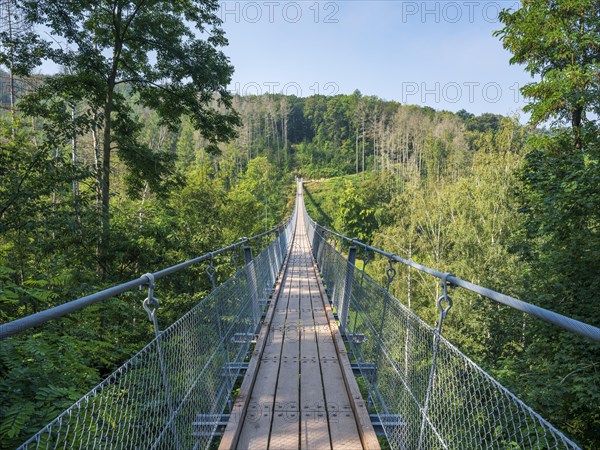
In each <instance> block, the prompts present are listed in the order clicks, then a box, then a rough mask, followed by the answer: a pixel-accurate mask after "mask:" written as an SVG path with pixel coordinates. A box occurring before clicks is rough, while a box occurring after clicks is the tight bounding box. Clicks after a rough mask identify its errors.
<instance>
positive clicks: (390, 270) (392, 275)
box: [385, 255, 397, 292]
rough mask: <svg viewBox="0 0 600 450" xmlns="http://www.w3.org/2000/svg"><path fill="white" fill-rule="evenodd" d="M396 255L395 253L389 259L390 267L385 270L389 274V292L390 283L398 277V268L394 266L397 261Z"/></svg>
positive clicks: (388, 288) (387, 288) (388, 289)
mask: <svg viewBox="0 0 600 450" xmlns="http://www.w3.org/2000/svg"><path fill="white" fill-rule="evenodd" d="M394 256H395V255H392V257H391V258H390V259H388V263H389V264H390V267H388V268H387V269H386V271H385V274H386V275H387V287H386V288H385V289H386V290H387V291H388V292H389V291H390V285H391V284H392V281H394V278H395V277H396V269H395V268H394V266H393V264H394V263H395V262H397V261H396V260H395V259H394Z"/></svg>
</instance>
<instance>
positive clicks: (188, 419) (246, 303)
mask: <svg viewBox="0 0 600 450" xmlns="http://www.w3.org/2000/svg"><path fill="white" fill-rule="evenodd" d="M294 227H295V213H294V215H293V216H292V218H291V219H290V221H289V222H288V224H287V225H286V227H285V228H284V229H283V231H282V232H281V233H279V234H278V235H277V237H276V239H275V240H273V241H272V242H271V243H270V244H269V245H268V246H267V247H265V248H264V249H263V250H262V252H261V253H260V254H259V255H258V256H257V257H256V258H254V259H253V260H252V261H251V262H250V263H249V264H247V265H245V266H244V267H242V268H241V269H239V270H237V272H236V273H235V274H234V275H233V276H232V277H231V278H229V279H228V280H227V281H225V282H224V283H223V284H221V285H220V286H219V287H217V288H216V289H214V290H213V291H212V292H211V293H210V294H209V295H208V296H206V297H205V298H204V299H203V300H202V301H201V302H200V303H198V304H197V305H196V306H195V307H194V308H192V309H191V310H190V311H189V312H188V313H187V314H185V315H184V316H183V317H181V318H180V319H179V320H177V321H176V322H175V323H174V324H173V325H171V326H170V327H169V328H167V329H166V330H164V331H163V332H162V333H161V334H160V335H159V336H158V337H157V338H155V339H154V340H152V341H151V342H150V343H149V344H148V345H147V346H146V347H144V348H143V349H142V350H141V351H140V352H139V353H137V354H136V355H135V356H133V357H132V358H131V359H130V360H128V361H127V362H126V363H125V364H123V365H122V366H121V367H120V368H119V369H117V370H116V371H115V372H114V373H113V374H111V375H110V376H109V377H108V378H107V379H105V380H104V381H103V382H102V383H100V384H99V385H98V386H96V387H95V388H94V389H92V390H91V391H90V392H89V393H88V394H86V395H85V396H84V397H83V398H81V399H80V400H79V401H77V402H76V403H75V404H74V405H72V406H71V407H70V408H68V409H67V410H66V411H65V412H63V413H62V414H61V415H59V416H58V417H57V418H56V419H54V420H53V421H52V422H51V423H49V424H48V425H47V426H45V427H44V428H43V429H42V430H40V431H39V432H38V433H37V434H35V435H34V436H33V437H31V438H30V439H29V440H28V441H26V442H25V443H24V444H23V445H22V446H21V447H19V448H22V449H33V448H35V449H38V448H80V449H81V448H95V449H104V448H106V449H108V448H111V449H130V448H143V449H150V448H157V449H175V448H208V447H209V446H210V444H211V442H212V439H213V437H214V435H215V432H216V430H217V427H218V422H219V421H218V418H219V417H220V416H221V414H222V413H223V412H224V411H225V410H226V407H227V406H228V404H229V403H230V401H231V399H230V393H231V391H232V388H233V386H234V384H235V382H236V380H237V378H238V376H239V374H240V364H239V363H241V362H243V361H244V359H245V357H246V354H247V352H248V350H249V347H250V345H251V341H252V337H253V336H254V335H255V333H256V331H257V328H258V327H259V326H260V319H261V314H262V308H263V307H264V306H263V305H265V304H266V297H267V296H268V294H269V293H270V291H271V290H272V288H273V286H274V284H275V282H276V279H277V276H278V274H279V272H280V270H281V267H282V265H283V261H284V259H285V256H286V254H287V252H288V250H289V246H290V243H291V241H292V239H291V237H292V233H293V231H294ZM157 296H158V297H160V290H159V289H157ZM159 314H160V312H159Z"/></svg>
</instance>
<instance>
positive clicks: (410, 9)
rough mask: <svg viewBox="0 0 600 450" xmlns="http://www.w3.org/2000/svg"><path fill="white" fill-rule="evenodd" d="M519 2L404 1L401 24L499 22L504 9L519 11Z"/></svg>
mask: <svg viewBox="0 0 600 450" xmlns="http://www.w3.org/2000/svg"><path fill="white" fill-rule="evenodd" d="M519 6H520V5H519V2H487V1H480V2H471V1H466V2H453V1H433V2H432V1H429V2H428V1H420V2H411V1H408V2H407V1H403V2H402V5H401V9H402V14H401V22H402V23H408V22H421V23H426V22H433V23H458V22H463V23H464V22H468V23H475V22H480V21H484V22H488V23H497V22H499V16H500V12H502V10H504V9H512V10H515V9H518V8H519Z"/></svg>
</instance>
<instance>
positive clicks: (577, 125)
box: [571, 106, 583, 150]
mask: <svg viewBox="0 0 600 450" xmlns="http://www.w3.org/2000/svg"><path fill="white" fill-rule="evenodd" d="M582 116H583V107H581V106H578V107H576V108H574V109H573V112H572V114H571V125H572V127H573V138H574V141H575V148H576V149H577V150H581V120H582Z"/></svg>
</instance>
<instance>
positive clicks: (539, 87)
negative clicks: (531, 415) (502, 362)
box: [496, 0, 600, 448]
mask: <svg viewBox="0 0 600 450" xmlns="http://www.w3.org/2000/svg"><path fill="white" fill-rule="evenodd" d="M500 19H501V20H502V22H503V23H504V24H505V28H503V29H502V30H500V31H499V32H497V33H496V34H497V35H498V36H500V37H501V39H502V41H503V43H504V46H505V48H507V49H509V50H510V51H512V52H513V54H514V56H513V58H512V59H511V61H512V62H514V63H521V64H525V66H526V68H527V70H528V71H529V72H530V73H531V74H532V75H539V76H540V80H539V81H536V82H533V83H530V84H528V85H526V86H525V87H523V89H522V92H523V94H524V95H525V96H526V97H528V98H529V99H530V103H529V105H528V106H527V108H526V109H527V110H528V111H530V112H531V113H532V115H531V123H532V124H534V125H535V124H538V123H541V122H547V121H553V122H552V123H551V125H550V130H549V133H546V134H544V135H539V136H536V137H534V138H533V139H532V140H531V141H530V143H531V146H532V151H531V152H530V153H529V154H528V155H527V157H526V161H525V164H524V167H523V170H522V174H521V188H520V191H519V197H518V200H519V202H520V204H521V211H522V212H523V213H524V219H525V220H524V224H525V227H524V228H525V229H524V232H523V235H522V239H520V242H519V247H518V248H519V249H520V253H521V255H522V257H523V259H524V260H525V261H526V263H527V266H528V267H529V268H530V272H528V273H525V274H524V275H523V279H524V283H523V284H524V285H525V286H527V288H526V289H525V293H524V296H525V297H526V298H527V299H529V300H531V301H533V302H539V303H540V304H541V305H542V306H544V307H546V308H549V309H552V310H555V311H558V312H560V313H563V314H566V315H568V316H572V317H575V318H577V319H579V320H583V321H585V322H588V323H591V324H593V325H596V326H598V325H599V324H600V314H599V313H598V307H597V303H598V300H599V296H598V289H599V287H600V284H599V281H598V273H599V272H600V263H599V261H600V252H599V251H598V249H599V248H600V228H599V227H598V224H599V223H600V213H599V211H600V195H599V194H598V183H599V182H600V170H599V167H600V136H599V134H598V124H597V118H598V113H599V112H600V97H599V96H598V92H599V89H600V77H599V75H598V74H599V67H600V3H599V2H598V1H597V0H554V1H547V0H545V1H542V0H523V2H522V7H521V8H520V9H518V10H516V11H504V12H503V13H502V14H501V15H500ZM565 125H567V126H566V127H565ZM525 342H527V346H526V348H525V353H524V355H523V357H519V358H516V360H515V361H513V362H512V364H508V366H510V368H511V370H512V371H513V373H515V374H519V375H518V376H517V375H516V376H515V377H516V378H515V379H514V380H513V382H514V385H515V386H516V387H517V390H518V392H519V394H520V395H522V397H524V399H525V401H526V402H527V403H529V404H530V405H532V406H533V407H534V409H536V410H539V411H540V412H541V413H542V414H543V415H544V416H545V417H547V418H549V419H550V421H551V422H552V423H554V424H557V425H559V427H560V428H563V429H565V430H568V433H570V434H572V435H573V436H574V437H575V439H576V440H577V441H578V442H579V443H581V444H583V445H584V446H586V447H590V448H596V447H598V442H599V438H598V436H600V410H599V409H598V404H599V402H600V387H599V385H598V372H597V365H598V364H597V361H599V360H600V346H598V345H597V344H594V343H592V342H589V341H587V340H585V339H582V338H579V337H577V336H574V335H572V334H570V333H564V332H560V331H559V330H557V329H556V328H554V327H550V326H547V325H545V324H543V323H540V322H539V321H532V323H531V324H530V326H529V327H528V328H527V330H526V339H525ZM549 386H554V387H555V389H554V390H553V394H552V397H551V399H550V398H549V396H548V395H540V392H544V391H546V390H548V389H549Z"/></svg>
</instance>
